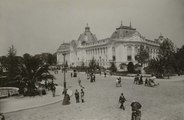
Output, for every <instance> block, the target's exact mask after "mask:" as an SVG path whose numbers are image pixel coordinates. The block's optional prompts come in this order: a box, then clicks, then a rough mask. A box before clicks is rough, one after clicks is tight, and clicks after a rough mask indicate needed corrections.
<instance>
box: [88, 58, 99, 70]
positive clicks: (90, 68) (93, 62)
mask: <svg viewBox="0 0 184 120" xmlns="http://www.w3.org/2000/svg"><path fill="white" fill-rule="evenodd" d="M96 67H97V63H96V60H95V59H94V57H93V58H92V60H91V61H90V62H89V70H90V71H94V70H95V69H96Z"/></svg>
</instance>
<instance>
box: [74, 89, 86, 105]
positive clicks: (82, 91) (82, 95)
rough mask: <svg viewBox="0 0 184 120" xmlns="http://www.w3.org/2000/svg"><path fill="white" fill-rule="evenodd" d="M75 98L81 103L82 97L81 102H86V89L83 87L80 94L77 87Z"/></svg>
mask: <svg viewBox="0 0 184 120" xmlns="http://www.w3.org/2000/svg"><path fill="white" fill-rule="evenodd" d="M75 99H76V103H80V99H81V102H82V103H84V90H83V89H81V92H80V94H79V92H78V90H77V89H76V91H75Z"/></svg>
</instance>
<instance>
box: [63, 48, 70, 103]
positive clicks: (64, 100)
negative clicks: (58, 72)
mask: <svg viewBox="0 0 184 120" xmlns="http://www.w3.org/2000/svg"><path fill="white" fill-rule="evenodd" d="M62 54H63V72H64V83H63V85H64V90H63V93H64V99H63V103H62V104H63V105H68V104H69V101H70V100H69V96H68V94H67V90H66V75H65V72H66V71H65V69H66V67H65V56H66V53H65V52H63V53H62Z"/></svg>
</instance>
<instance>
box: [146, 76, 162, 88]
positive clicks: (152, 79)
mask: <svg viewBox="0 0 184 120" xmlns="http://www.w3.org/2000/svg"><path fill="white" fill-rule="evenodd" d="M155 79H156V77H155V76H153V75H152V77H150V78H146V79H145V84H144V85H145V86H147V87H154V86H157V85H159V83H156V82H155Z"/></svg>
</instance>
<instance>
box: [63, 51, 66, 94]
mask: <svg viewBox="0 0 184 120" xmlns="http://www.w3.org/2000/svg"><path fill="white" fill-rule="evenodd" d="M65 56H66V53H63V65H64V66H63V72H64V84H63V85H64V91H65V90H66V75H65V69H66V68H65Z"/></svg>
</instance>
